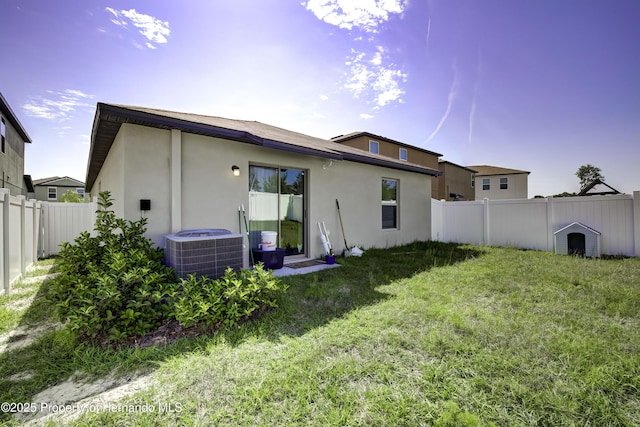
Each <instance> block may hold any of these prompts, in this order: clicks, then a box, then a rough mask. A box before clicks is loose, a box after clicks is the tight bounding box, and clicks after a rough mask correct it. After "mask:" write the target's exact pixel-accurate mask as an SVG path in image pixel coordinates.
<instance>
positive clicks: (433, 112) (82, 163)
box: [0, 0, 640, 197]
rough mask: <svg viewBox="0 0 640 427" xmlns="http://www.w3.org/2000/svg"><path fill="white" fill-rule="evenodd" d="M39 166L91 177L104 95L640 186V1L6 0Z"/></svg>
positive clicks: (14, 85)
mask: <svg viewBox="0 0 640 427" xmlns="http://www.w3.org/2000/svg"><path fill="white" fill-rule="evenodd" d="M1 9H2V12H1V13H0V31H1V32H2V37H0V49H1V51H2V52H3V58H4V60H3V66H2V67H0V91H1V92H2V93H3V94H4V96H5V98H6V99H7V101H8V102H9V103H10V105H11V106H12V109H13V110H14V112H15V113H16V114H17V115H18V117H19V119H20V121H21V122H22V124H23V125H24V126H25V128H26V129H27V132H28V133H29V134H30V136H31V137H32V139H33V144H31V145H30V146H28V147H27V150H26V160H25V169H26V170H25V173H28V174H31V176H32V177H33V178H34V179H38V178H43V177H48V176H54V175H60V176H63V175H68V176H71V177H74V178H76V179H80V180H83V181H84V179H85V174H86V164H87V157H88V151H89V138H90V134H91V125H92V121H93V116H94V113H95V106H96V103H97V102H107V103H117V104H130V105H140V106H146V107H153V108H163V109H169V110H177V111H184V112H192V113H200V114H208V115H215V116H222V117H228V118H236V119H249V120H258V121H261V122H264V123H268V124H272V125H276V126H280V127H284V128H287V129H290V130H294V131H298V132H302V133H306V134H309V135H313V136H318V137H323V138H330V137H332V136H336V135H340V134H345V133H348V132H352V131H368V132H371V133H374V134H378V135H382V136H386V137H388V138H391V139H395V140H398V141H402V142H404V143H407V144H411V145H415V146H417V147H420V148H425V149H428V150H432V151H436V152H439V153H442V154H443V155H444V156H443V158H444V159H445V160H449V161H451V162H454V163H458V164H462V165H474V164H489V165H494V166H502V167H508V168H514V169H523V170H528V171H531V175H530V176H529V197H533V196H534V195H537V194H540V195H545V196H546V195H552V194H557V193H561V192H564V191H569V192H572V191H578V179H577V177H575V175H574V174H575V172H576V170H577V169H578V167H579V166H580V165H584V164H587V163H590V164H593V165H595V166H598V167H600V168H601V169H602V173H603V175H604V176H605V178H606V182H607V183H608V184H609V185H611V186H613V187H614V188H617V189H618V190H620V191H623V192H631V191H634V190H640V167H639V164H640V78H639V76H640V50H639V49H640V48H639V46H640V24H639V22H640V1H637V0H612V1H604V0H601V1H594V0H535V1H534V0H299V1H285V0H260V1H250V0H228V1H223V0H218V1H205V0H202V1H190V0H185V1H181V2H175V1H171V2H170V1H150V0H146V1H142V0H131V1H121V0H115V1H106V2H103V1H86V0H69V1H55V2H54V1H41V0H4V1H3V5H2V8H1Z"/></svg>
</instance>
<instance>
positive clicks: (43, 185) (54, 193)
mask: <svg viewBox="0 0 640 427" xmlns="http://www.w3.org/2000/svg"><path fill="white" fill-rule="evenodd" d="M33 188H34V190H35V197H36V199H37V200H43V201H47V202H57V201H59V200H60V197H61V196H62V195H63V194H64V193H66V192H67V191H73V192H74V193H78V194H80V195H81V196H82V197H84V182H82V181H78V180H77V179H73V178H70V177H68V176H63V177H59V176H54V177H51V178H42V179H36V180H34V181H33Z"/></svg>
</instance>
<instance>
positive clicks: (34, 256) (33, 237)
mask: <svg viewBox="0 0 640 427" xmlns="http://www.w3.org/2000/svg"><path fill="white" fill-rule="evenodd" d="M29 202H31V203H33V214H32V215H31V221H32V225H33V226H32V227H31V230H32V234H31V244H32V245H33V246H32V248H31V252H32V253H31V259H32V260H33V261H34V262H35V261H37V260H38V235H39V233H38V201H37V200H36V199H30V200H29Z"/></svg>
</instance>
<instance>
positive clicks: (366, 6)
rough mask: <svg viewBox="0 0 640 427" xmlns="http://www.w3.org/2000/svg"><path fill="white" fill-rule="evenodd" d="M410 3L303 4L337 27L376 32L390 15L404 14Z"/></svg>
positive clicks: (350, 0)
mask: <svg viewBox="0 0 640 427" xmlns="http://www.w3.org/2000/svg"><path fill="white" fill-rule="evenodd" d="M408 3H409V2H408V0H309V1H307V2H306V3H303V6H304V7H306V8H307V10H309V11H311V12H313V13H314V14H315V15H316V17H317V18H318V19H320V20H322V21H324V22H326V23H328V24H331V25H335V26H336V27H339V28H343V29H347V30H351V29H353V28H354V27H355V28H358V29H361V30H363V31H366V32H369V33H376V32H377V31H378V27H379V26H380V25H381V24H383V23H384V22H386V21H388V20H389V16H390V15H392V14H402V13H403V12H404V11H405V10H406V8H407V6H408Z"/></svg>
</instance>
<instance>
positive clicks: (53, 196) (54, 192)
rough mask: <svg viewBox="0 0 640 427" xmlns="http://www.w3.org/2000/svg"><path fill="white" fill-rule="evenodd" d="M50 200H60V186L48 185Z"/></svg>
mask: <svg viewBox="0 0 640 427" xmlns="http://www.w3.org/2000/svg"><path fill="white" fill-rule="evenodd" d="M48 191H49V196H48V199H49V200H58V187H48Z"/></svg>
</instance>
